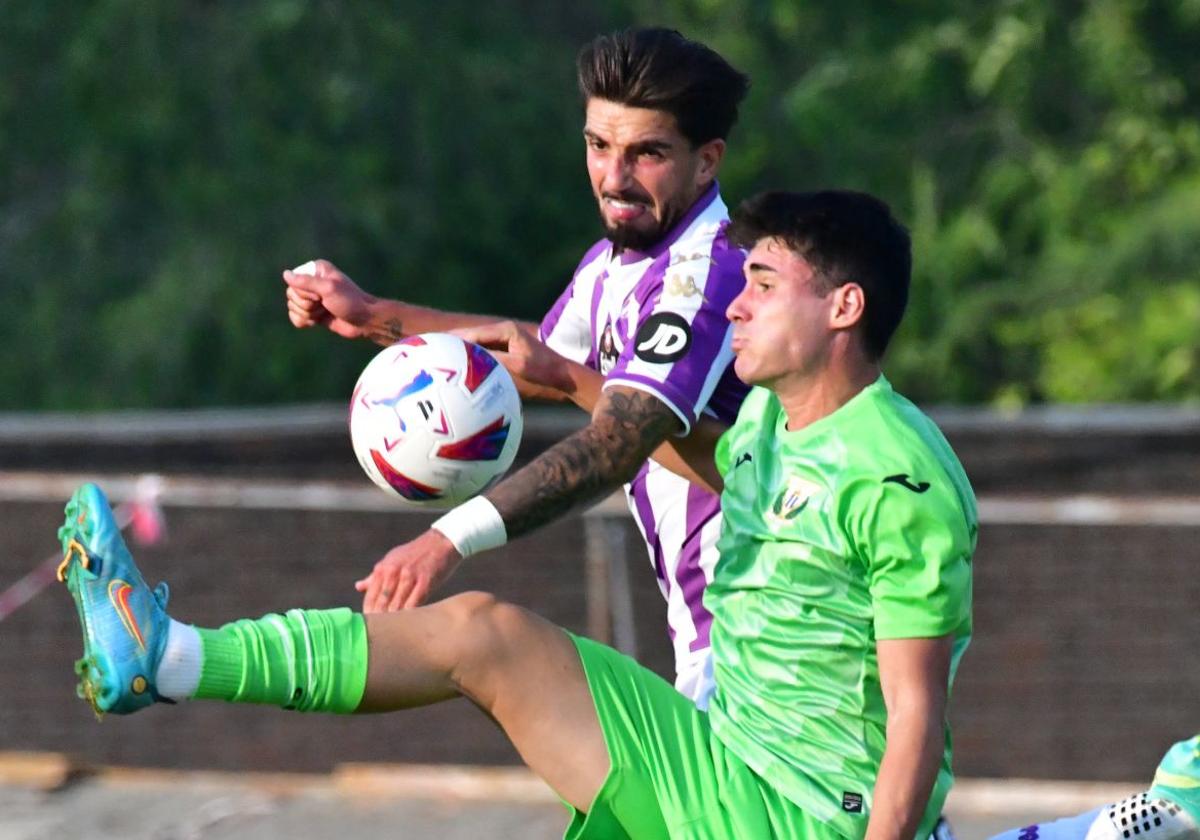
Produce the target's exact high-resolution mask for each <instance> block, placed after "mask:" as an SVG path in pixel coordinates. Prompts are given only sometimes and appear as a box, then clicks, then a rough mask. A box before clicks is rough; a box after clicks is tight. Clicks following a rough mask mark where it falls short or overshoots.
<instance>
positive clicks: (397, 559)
mask: <svg viewBox="0 0 1200 840" xmlns="http://www.w3.org/2000/svg"><path fill="white" fill-rule="evenodd" d="M680 425H681V424H680V420H679V418H678V417H677V416H676V415H675V413H674V412H673V411H672V410H671V409H670V408H669V407H668V406H667V405H666V404H665V403H663V402H662V401H661V400H659V399H658V398H657V397H654V396H652V395H650V394H647V393H645V392H642V391H638V390H636V389H634V388H627V387H621V386H618V387H613V388H610V389H608V390H607V391H605V392H604V393H603V395H602V396H601V397H600V401H599V402H598V403H597V405H596V410H595V412H594V413H593V415H592V421H591V422H590V423H589V424H588V425H587V426H585V427H584V428H582V429H580V430H579V431H577V432H575V433H574V434H572V435H570V436H569V437H567V438H565V439H564V440H562V441H559V442H558V443H557V444H555V445H554V446H552V447H551V448H550V449H548V450H546V451H545V452H543V453H542V454H541V455H539V456H538V457H537V458H535V459H534V460H533V461H532V462H530V463H529V464H527V465H526V466H525V467H524V468H523V469H521V470H519V471H518V472H516V473H514V474H513V475H511V476H509V477H508V478H507V479H505V480H504V481H502V482H500V484H498V485H497V486H496V487H494V488H493V489H492V490H490V491H489V492H488V493H487V494H486V497H485V498H486V499H487V501H488V503H490V505H491V506H492V507H493V508H494V511H495V514H498V516H499V519H500V520H501V521H502V522H503V531H504V534H505V536H506V537H507V538H508V539H512V538H514V537H518V536H520V535H522V534H526V533H528V532H530V531H532V530H534V529H535V528H537V527H539V526H541V525H544V524H546V523H548V522H551V521H553V520H554V519H557V518H559V517H560V516H562V515H563V514H564V513H566V512H567V511H569V510H571V509H572V508H576V507H580V506H583V505H586V504H588V503H590V502H593V501H595V500H597V499H599V498H601V497H603V496H605V495H607V494H608V493H611V492H612V491H613V490H615V489H616V488H617V487H619V486H620V485H621V484H622V483H624V482H626V481H628V480H629V479H631V478H633V476H634V475H635V474H636V473H637V471H638V469H639V467H640V466H641V464H642V462H643V461H645V460H646V458H647V457H648V456H649V455H650V453H651V452H653V451H654V450H655V449H656V448H657V447H658V446H659V445H660V444H661V443H662V442H663V440H665V439H666V438H667V436H669V435H671V434H673V433H675V432H677V431H678V430H679V428H680ZM474 501H475V500H472V502H474ZM472 502H468V503H467V504H472ZM460 562H462V556H461V555H460V554H459V552H458V550H457V549H455V547H454V544H453V543H452V542H451V541H450V540H449V539H448V538H447V537H446V536H445V535H444V534H443V533H441V532H440V531H438V530H435V529H430V530H429V531H426V532H425V533H424V534H422V535H421V536H419V537H417V538H416V539H415V540H413V541H412V542H410V543H406V544H405V545H401V546H397V547H396V548H393V549H392V550H391V551H389V552H388V553H387V554H386V555H384V557H383V559H382V560H380V561H379V562H378V563H376V564H375V568H374V570H373V571H372V572H371V574H370V575H368V576H367V577H365V578H363V579H362V580H360V581H358V582H357V583H356V584H355V588H357V589H358V590H359V591H360V592H362V593H363V611H364V612H383V611H386V610H395V609H400V608H403V607H413V606H418V605H419V604H421V603H422V602H424V600H425V598H426V597H427V596H428V594H429V592H430V590H431V589H433V588H435V587H437V586H438V585H440V584H441V583H442V582H444V581H445V580H446V579H447V578H448V577H449V576H450V575H451V574H452V573H453V571H454V569H455V568H457V567H458V564H459V563H460Z"/></svg>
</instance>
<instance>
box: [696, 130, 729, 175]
mask: <svg viewBox="0 0 1200 840" xmlns="http://www.w3.org/2000/svg"><path fill="white" fill-rule="evenodd" d="M696 154H697V155H698V156H699V158H700V164H699V166H697V167H696V182H697V184H699V185H700V186H707V185H708V184H710V183H712V181H713V180H714V179H715V178H716V177H717V170H718V169H720V168H721V161H722V160H723V159H724V158H725V141H724V140H722V139H721V138H720V137H716V138H713V139H712V140H709V141H708V142H707V143H701V144H700V146H699V148H697V149H696Z"/></svg>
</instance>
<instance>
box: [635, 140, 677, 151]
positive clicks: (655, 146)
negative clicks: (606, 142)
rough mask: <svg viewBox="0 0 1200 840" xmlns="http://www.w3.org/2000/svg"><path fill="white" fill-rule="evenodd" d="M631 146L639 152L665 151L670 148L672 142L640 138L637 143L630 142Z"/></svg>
mask: <svg viewBox="0 0 1200 840" xmlns="http://www.w3.org/2000/svg"><path fill="white" fill-rule="evenodd" d="M629 148H631V149H633V150H634V151H637V152H665V151H668V150H670V148H671V142H670V141H668V140H656V139H651V140H640V141H638V142H637V143H630V144H629Z"/></svg>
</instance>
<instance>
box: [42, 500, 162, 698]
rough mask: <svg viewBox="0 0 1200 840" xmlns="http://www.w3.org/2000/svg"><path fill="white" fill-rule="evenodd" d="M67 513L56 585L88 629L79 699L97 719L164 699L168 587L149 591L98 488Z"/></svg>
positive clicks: (79, 671) (60, 532)
mask: <svg viewBox="0 0 1200 840" xmlns="http://www.w3.org/2000/svg"><path fill="white" fill-rule="evenodd" d="M65 512H66V515H67V519H66V522H65V523H63V526H62V527H61V528H59V529H58V538H59V540H61V541H62V546H63V555H64V557H63V561H62V563H61V564H60V565H59V567H58V579H59V580H60V581H63V582H64V583H66V585H67V590H68V591H69V592H70V593H71V597H72V598H74V599H75V606H76V608H77V609H78V610H79V623H80V624H81V625H82V627H83V658H82V659H80V660H79V661H78V662H76V663H75V672H76V673H77V674H78V675H79V688H78V691H79V696H80V697H82V698H83V699H85V700H87V701H88V703H90V704H91V706H92V709H93V710H94V711H95V712H96V715H97V717H100V716H102V715H103V714H105V713H107V712H111V713H113V714H118V715H123V714H129V713H130V712H136V711H137V710H138V709H141V708H143V707H145V706H149V705H150V704H151V703H154V702H156V701H163V700H165V698H163V697H161V696H159V694H158V692H157V691H156V690H155V687H154V674H155V671H156V669H157V667H158V662H159V660H160V659H161V658H162V651H163V646H164V644H165V643H166V638H167V626H168V624H167V622H168V618H167V613H166V606H167V585H166V584H165V583H160V584H159V585H158V587H157V588H155V589H154V590H153V591H151V589H150V587H148V586H147V585H146V581H145V580H144V579H143V578H142V575H141V573H140V572H139V571H138V569H137V566H136V565H134V562H133V557H132V556H130V554H129V549H128V548H126V547H125V540H123V539H122V538H121V529H120V527H119V526H118V525H117V522H116V520H115V519H114V518H113V513H112V509H111V508H110V507H109V505H108V500H107V499H106V498H105V497H104V493H103V492H101V490H100V488H99V487H97V486H96V485H94V484H85V485H83V486H82V487H80V488H79V489H78V490H76V491H75V495H73V496H72V497H71V501H69V502H67V507H66V511H65ZM168 702H169V701H168Z"/></svg>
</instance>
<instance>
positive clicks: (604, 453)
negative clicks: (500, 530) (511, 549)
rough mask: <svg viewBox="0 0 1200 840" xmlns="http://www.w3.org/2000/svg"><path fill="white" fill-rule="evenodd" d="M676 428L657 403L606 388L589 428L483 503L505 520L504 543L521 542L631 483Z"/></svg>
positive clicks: (670, 415) (499, 487) (635, 393)
mask: <svg viewBox="0 0 1200 840" xmlns="http://www.w3.org/2000/svg"><path fill="white" fill-rule="evenodd" d="M679 427H680V423H679V418H678V417H677V416H676V415H675V413H674V412H673V411H671V409H670V408H668V407H667V406H666V404H665V403H663V401H662V400H660V399H658V398H657V397H654V396H651V395H650V394H646V393H643V392H641V391H635V390H633V389H631V388H611V389H609V390H608V391H606V392H605V393H604V396H603V398H602V399H601V402H600V404H599V405H598V406H597V407H596V413H595V415H594V416H593V418H592V422H591V423H590V424H588V425H587V426H585V427H584V428H582V429H580V430H579V431H578V432H576V433H575V434H573V435H571V436H570V437H568V438H566V439H565V440H562V441H560V442H559V443H557V444H556V445H554V446H553V447H551V448H550V449H548V450H546V451H545V452H544V453H542V454H541V455H540V456H538V457H537V458H536V459H535V460H533V461H532V462H531V463H529V464H528V465H527V466H526V467H525V468H524V469H522V470H520V471H519V472H517V473H515V474H514V475H512V476H510V477H509V478H507V479H505V480H504V481H502V482H501V483H500V484H498V485H497V486H496V487H495V488H494V489H492V490H491V491H490V492H489V493H488V494H487V498H488V499H489V500H490V501H491V502H492V504H494V505H495V506H496V510H498V511H499V512H500V516H501V518H503V519H504V524H505V527H506V528H507V530H508V536H509V538H510V539H511V538H513V537H517V536H520V535H521V534H525V533H528V532H529V531H532V530H533V529H534V528H537V527H538V526H540V525H544V524H546V523H547V522H550V521H552V520H554V519H557V518H558V517H559V516H561V515H562V514H564V513H566V512H567V511H568V510H570V509H571V508H573V507H575V506H577V505H581V504H585V503H587V502H591V501H593V500H595V499H597V498H598V497H600V496H602V495H604V494H605V493H609V492H612V491H613V490H615V489H616V488H617V487H619V486H620V485H621V484H622V483H623V482H625V481H628V480H629V479H631V478H633V476H634V475H635V474H636V473H637V471H638V468H639V467H640V466H641V464H642V462H643V461H645V460H646V458H647V457H648V456H649V455H650V453H651V452H653V451H654V450H655V448H657V447H658V445H659V444H660V443H662V442H663V440H665V439H666V437H667V436H668V435H670V434H672V433H674V432H676V431H678V430H679Z"/></svg>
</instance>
